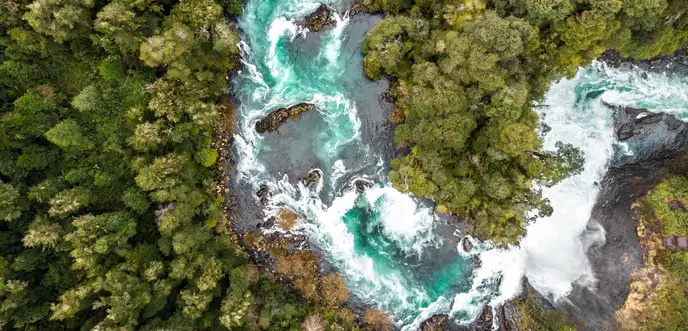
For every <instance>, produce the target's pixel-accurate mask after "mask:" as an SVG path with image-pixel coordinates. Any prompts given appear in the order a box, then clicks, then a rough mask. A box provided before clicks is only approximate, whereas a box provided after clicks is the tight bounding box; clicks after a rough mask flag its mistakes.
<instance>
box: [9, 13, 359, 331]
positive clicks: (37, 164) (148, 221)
mask: <svg viewBox="0 0 688 331" xmlns="http://www.w3.org/2000/svg"><path fill="white" fill-rule="evenodd" d="M3 6H4V7H3V10H2V11H0V50H1V52H0V102H1V108H0V329H3V330H14V329H25V330H64V329H82V330H89V329H96V330H113V329H117V330H133V329H141V330H163V329H164V330H199V329H228V328H232V329H245V328H247V329H252V330H256V329H265V330H280V329H284V330H299V329H301V325H302V323H303V321H304V320H305V319H306V318H307V317H308V316H310V317H309V318H310V321H311V322H312V321H318V320H322V317H321V316H320V315H319V314H321V313H327V312H328V311H329V310H319V311H317V312H316V311H315V310H314V309H315V308H314V307H313V306H312V305H311V304H309V303H308V302H307V301H306V300H305V299H303V297H302V296H301V295H298V294H296V293H295V292H294V291H292V290H289V289H287V288H285V287H283V286H281V285H277V284H275V283H274V282H273V281H271V280H270V279H269V278H268V277H266V276H265V275H261V273H260V271H258V269H256V268H255V267H252V266H250V265H249V264H248V259H247V256H246V254H245V253H243V252H242V251H241V250H240V249H238V248H237V247H236V245H235V244H234V243H233V242H232V240H230V236H229V235H228V233H226V232H227V220H226V219H225V212H224V210H223V208H222V204H223V197H221V196H218V195H217V194H216V193H215V192H217V187H216V186H217V182H216V181H215V178H216V176H217V171H216V169H215V164H216V162H217V159H218V152H217V150H215V149H214V148H213V145H212V142H213V127H214V125H215V122H216V121H217V118H218V116H219V114H220V113H222V112H224V111H227V109H225V106H223V104H222V103H219V100H221V98H220V96H221V95H222V94H223V93H226V92H227V91H226V89H227V86H228V80H227V79H228V73H229V71H230V70H231V69H233V68H234V66H235V64H236V62H237V61H236V60H237V59H236V57H237V55H238V48H237V44H238V41H239V39H238V35H237V33H236V31H235V29H234V28H232V26H231V25H230V24H229V22H228V20H227V15H235V14H238V13H240V12H241V7H242V3H241V1H238V0H223V1H221V2H215V1H214V0H181V1H177V0H151V1H132V0H114V1H97V2H94V1H88V0H64V1H53V0H35V1H33V2H31V1H26V0H7V1H5V2H4V3H3ZM325 284H327V285H324V286H330V287H336V286H339V285H341V280H340V279H339V278H337V277H336V276H331V277H330V278H328V279H327V282H325ZM341 291H346V288H344V289H343V290H341V289H340V292H338V293H336V294H335V295H334V296H333V297H328V298H326V300H327V304H329V305H330V306H337V305H339V304H340V303H341V301H342V300H345V294H344V293H343V292H341ZM330 315H332V314H330ZM330 315H326V316H325V319H326V320H328V321H329V320H335V319H340V317H330ZM337 316H339V315H337ZM352 318H353V317H352Z"/></svg>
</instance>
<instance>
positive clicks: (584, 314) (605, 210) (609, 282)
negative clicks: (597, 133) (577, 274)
mask: <svg viewBox="0 0 688 331" xmlns="http://www.w3.org/2000/svg"><path fill="white" fill-rule="evenodd" d="M607 106H608V107H609V108H610V109H611V110H612V111H614V130H615V132H616V134H617V138H618V139H619V141H620V142H622V143H624V144H626V145H627V149H626V148H623V149H622V148H619V149H618V150H617V151H616V153H615V155H614V157H613V158H612V161H611V163H610V165H609V169H608V171H607V173H606V175H605V176H604V179H603V180H602V182H601V184H600V185H601V187H600V193H599V195H598V198H597V203H596V205H595V207H594V208H593V210H592V215H591V223H590V226H592V225H594V224H600V225H601V226H602V227H603V228H604V230H605V232H606V240H605V242H604V244H602V245H601V246H599V245H598V246H593V247H591V248H590V250H589V251H588V257H589V258H590V262H591V264H592V267H593V270H594V272H595V275H596V277H597V279H598V283H597V287H596V289H594V290H590V289H588V288H584V287H580V286H578V287H575V288H574V290H573V292H572V293H571V295H569V298H568V299H569V300H570V303H569V304H564V305H563V306H562V307H560V308H563V309H565V310H567V311H568V312H569V313H570V314H571V315H573V316H577V317H579V318H580V319H581V320H582V321H584V322H585V327H584V330H614V329H616V322H615V320H614V312H615V311H616V310H617V309H619V308H620V307H621V306H622V305H623V304H624V302H625V300H626V297H627V295H628V291H629V288H628V286H629V284H630V276H631V272H632V271H633V269H635V268H637V267H638V266H640V264H641V262H642V256H641V252H640V248H639V245H638V236H637V233H636V225H637V224H636V222H635V221H633V219H632V218H631V210H630V206H631V204H632V203H633V201H635V200H636V198H637V197H639V196H642V195H645V194H646V193H647V191H648V190H649V189H651V188H652V187H653V186H654V185H656V184H657V183H658V182H659V181H660V180H662V179H663V178H664V177H665V176H666V175H667V173H668V171H669V169H670V168H671V167H672V166H673V165H675V164H676V163H677V162H679V159H680V158H681V156H682V155H684V153H685V152H686V151H688V126H687V125H686V124H685V123H684V122H682V121H679V120H677V119H676V118H675V117H674V116H671V115H666V114H661V113H650V112H648V111H646V110H643V109H633V108H624V107H617V106H613V105H607ZM583 236H585V234H584V235H583ZM583 239H585V238H583Z"/></svg>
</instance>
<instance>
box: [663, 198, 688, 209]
mask: <svg viewBox="0 0 688 331" xmlns="http://www.w3.org/2000/svg"><path fill="white" fill-rule="evenodd" d="M667 207H669V209H670V210H674V211H675V210H682V211H684V212H686V211H688V210H686V206H684V205H683V202H681V201H680V200H671V201H669V203H667Z"/></svg>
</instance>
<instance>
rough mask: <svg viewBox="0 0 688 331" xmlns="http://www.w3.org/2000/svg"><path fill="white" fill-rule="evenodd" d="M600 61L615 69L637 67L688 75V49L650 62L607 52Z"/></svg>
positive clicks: (644, 76)
mask: <svg viewBox="0 0 688 331" xmlns="http://www.w3.org/2000/svg"><path fill="white" fill-rule="evenodd" d="M598 60H599V61H602V62H605V63H606V64H607V65H609V66H611V67H614V68H618V67H621V66H625V67H631V66H637V67H639V68H641V69H643V70H647V71H652V72H667V71H671V72H673V73H676V74H685V73H688V48H683V49H680V50H678V51H677V52H676V53H675V54H673V55H668V56H658V57H656V58H653V59H649V60H633V59H625V58H623V57H621V56H620V55H619V53H617V52H615V51H606V52H604V54H602V56H600V57H599V58H598ZM643 78H647V76H646V75H645V74H643Z"/></svg>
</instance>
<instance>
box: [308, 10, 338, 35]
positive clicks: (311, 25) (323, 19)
mask: <svg viewBox="0 0 688 331" xmlns="http://www.w3.org/2000/svg"><path fill="white" fill-rule="evenodd" d="M334 24H335V20H334V15H332V9H330V7H327V6H325V5H323V4H321V5H320V7H318V9H317V10H316V11H315V12H314V13H312V14H310V15H308V16H307V17H306V27H307V28H308V30H311V31H316V32H317V31H320V30H322V29H323V28H325V27H328V26H333V25H334Z"/></svg>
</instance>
